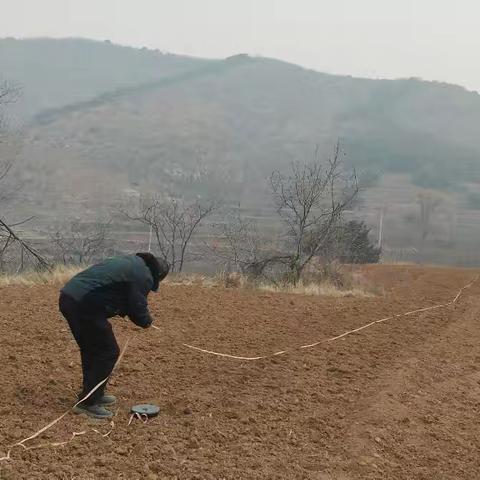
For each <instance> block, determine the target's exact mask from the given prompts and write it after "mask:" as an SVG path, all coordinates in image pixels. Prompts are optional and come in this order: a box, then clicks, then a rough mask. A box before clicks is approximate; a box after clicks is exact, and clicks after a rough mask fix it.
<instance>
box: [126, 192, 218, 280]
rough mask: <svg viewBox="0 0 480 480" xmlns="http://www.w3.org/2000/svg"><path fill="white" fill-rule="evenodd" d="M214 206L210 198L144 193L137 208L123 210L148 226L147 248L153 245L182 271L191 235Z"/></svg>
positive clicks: (172, 266) (174, 269)
mask: <svg viewBox="0 0 480 480" xmlns="http://www.w3.org/2000/svg"><path fill="white" fill-rule="evenodd" d="M215 208H216V206H215V204H214V203H213V202H206V203H202V202H200V201H198V200H197V201H194V202H186V201H184V200H182V199H174V198H169V199H165V198H158V197H147V198H144V199H143V200H142V204H141V206H140V212H138V213H135V214H132V213H130V212H128V211H126V210H123V211H122V214H123V215H124V216H125V217H127V218H129V219H130V220H133V221H135V222H139V223H142V224H144V225H147V226H148V227H149V228H150V241H149V250H150V249H152V248H153V247H155V249H156V250H158V252H159V254H160V255H161V256H162V257H163V258H164V259H165V260H166V261H167V262H168V263H169V264H170V268H171V271H172V272H181V271H182V270H183V268H184V266H185V262H186V261H187V260H188V258H189V255H191V251H190V247H191V244H192V239H193V238H194V236H195V234H196V232H197V230H198V228H199V227H200V225H201V224H202V222H203V221H204V220H205V219H206V218H207V217H208V216H209V215H211V214H212V212H213V211H214V210H215ZM152 241H153V242H154V245H153V246H152Z"/></svg>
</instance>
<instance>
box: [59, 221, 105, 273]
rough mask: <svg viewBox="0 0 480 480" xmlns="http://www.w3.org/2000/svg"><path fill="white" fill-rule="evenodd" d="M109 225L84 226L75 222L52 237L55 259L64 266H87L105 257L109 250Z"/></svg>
mask: <svg viewBox="0 0 480 480" xmlns="http://www.w3.org/2000/svg"><path fill="white" fill-rule="evenodd" d="M109 226H110V222H107V223H94V224H82V223H81V222H79V221H77V220H76V221H73V222H71V223H70V225H68V226H67V227H66V228H63V229H57V230H56V231H55V232H53V233H52V234H51V235H50V240H51V241H52V244H53V246H54V258H55V260H56V261H58V260H59V261H61V262H62V263H63V264H64V265H68V264H75V265H87V264H89V263H91V262H92V261H94V260H96V259H99V258H101V257H103V256H104V255H105V253H106V251H107V250H108V248H109V240H110V239H109V235H108V233H109Z"/></svg>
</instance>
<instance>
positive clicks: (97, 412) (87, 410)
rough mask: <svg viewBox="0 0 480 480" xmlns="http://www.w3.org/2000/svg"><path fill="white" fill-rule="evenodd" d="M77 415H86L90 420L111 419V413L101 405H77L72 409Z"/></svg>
mask: <svg viewBox="0 0 480 480" xmlns="http://www.w3.org/2000/svg"><path fill="white" fill-rule="evenodd" d="M73 411H74V412H75V413H76V414H77V415H87V416H89V417H92V418H100V419H109V418H112V417H113V413H112V412H111V411H110V410H107V409H106V408H105V407H103V406H102V405H83V404H80V405H77V406H76V407H74V408H73Z"/></svg>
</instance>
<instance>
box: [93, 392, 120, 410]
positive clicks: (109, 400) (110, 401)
mask: <svg viewBox="0 0 480 480" xmlns="http://www.w3.org/2000/svg"><path fill="white" fill-rule="evenodd" d="M115 403H117V397H116V396H115V395H108V394H106V393H105V394H104V395H102V397H101V398H99V399H98V401H97V405H102V406H104V407H106V406H107V405H114V404H115Z"/></svg>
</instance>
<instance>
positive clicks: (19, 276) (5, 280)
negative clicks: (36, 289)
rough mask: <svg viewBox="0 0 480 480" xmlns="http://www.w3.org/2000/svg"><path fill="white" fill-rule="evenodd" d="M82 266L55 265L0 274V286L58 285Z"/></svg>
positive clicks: (81, 268) (68, 278)
mask: <svg viewBox="0 0 480 480" xmlns="http://www.w3.org/2000/svg"><path fill="white" fill-rule="evenodd" d="M83 268H84V267H78V266H71V265H70V266H64V265H57V266H56V267H54V268H53V269H52V270H45V271H29V272H23V273H14V274H7V273H6V274H2V275H0V287H8V286H10V285H24V286H33V285H59V284H62V283H65V282H67V281H68V280H70V278H72V277H73V276H74V275H76V274H77V273H78V272H80V271H81V270H83Z"/></svg>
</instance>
